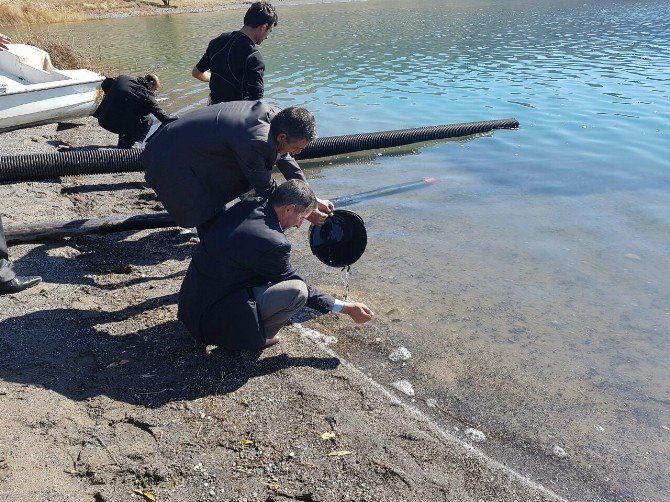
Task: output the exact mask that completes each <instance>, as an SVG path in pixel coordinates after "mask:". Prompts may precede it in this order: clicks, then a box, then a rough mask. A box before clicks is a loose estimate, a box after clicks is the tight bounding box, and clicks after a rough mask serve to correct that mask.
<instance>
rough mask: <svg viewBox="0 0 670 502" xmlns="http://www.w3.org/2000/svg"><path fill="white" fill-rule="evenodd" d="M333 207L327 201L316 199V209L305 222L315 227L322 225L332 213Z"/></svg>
mask: <svg viewBox="0 0 670 502" xmlns="http://www.w3.org/2000/svg"><path fill="white" fill-rule="evenodd" d="M334 208H335V206H334V205H333V203H332V202H331V201H329V200H321V199H316V209H315V210H314V211H312V214H310V215H309V216H308V217H307V221H309V222H310V223H314V224H315V225H317V226H321V225H323V222H324V221H326V218H328V217H329V216H330V213H332V212H333V209H334Z"/></svg>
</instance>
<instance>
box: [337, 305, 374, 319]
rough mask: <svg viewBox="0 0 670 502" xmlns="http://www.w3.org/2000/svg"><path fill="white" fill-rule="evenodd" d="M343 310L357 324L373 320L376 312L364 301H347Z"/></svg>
mask: <svg viewBox="0 0 670 502" xmlns="http://www.w3.org/2000/svg"><path fill="white" fill-rule="evenodd" d="M342 312H344V313H345V314H347V315H348V316H349V317H351V319H353V321H354V322H355V323H356V324H363V323H365V322H368V321H369V320H371V319H372V318H373V317H374V316H375V314H374V312H373V311H372V310H370V308H369V307H368V306H367V305H365V304H364V303H345V304H344V307H343V308H342Z"/></svg>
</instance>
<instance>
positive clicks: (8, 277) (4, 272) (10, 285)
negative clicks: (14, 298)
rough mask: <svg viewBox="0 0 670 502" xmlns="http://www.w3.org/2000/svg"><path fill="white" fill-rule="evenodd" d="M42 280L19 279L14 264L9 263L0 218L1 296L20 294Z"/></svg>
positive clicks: (35, 278) (38, 278)
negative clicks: (13, 267)
mask: <svg viewBox="0 0 670 502" xmlns="http://www.w3.org/2000/svg"><path fill="white" fill-rule="evenodd" d="M41 280H42V278H41V277H39V276H30V277H17V275H16V274H15V273H14V270H13V269H12V262H11V261H9V252H8V249H7V241H6V240H5V231H4V228H3V226H2V217H0V295H7V294H12V293H18V292H19V291H23V290H24V289H27V288H30V287H32V286H35V285H36V284H39V283H40V281H41Z"/></svg>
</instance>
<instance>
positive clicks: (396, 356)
mask: <svg viewBox="0 0 670 502" xmlns="http://www.w3.org/2000/svg"><path fill="white" fill-rule="evenodd" d="M410 357H412V353H411V352H410V351H409V350H407V349H406V348H405V347H398V348H397V349H395V350H394V351H393V352H391V353H390V354H389V359H390V360H391V361H394V362H396V361H407V360H408V359H409V358H410Z"/></svg>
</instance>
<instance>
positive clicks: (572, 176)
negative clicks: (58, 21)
mask: <svg viewBox="0 0 670 502" xmlns="http://www.w3.org/2000/svg"><path fill="white" fill-rule="evenodd" d="M240 18H241V13H240V12H239V11H231V12H225V13H216V14H198V15H181V16H164V17H148V18H134V19H117V20H107V21H99V22H98V21H96V22H89V23H85V24H79V25H69V26H57V27H49V28H48V29H49V30H52V31H55V32H60V33H63V34H67V36H68V37H71V39H72V40H73V42H74V43H75V44H76V45H78V46H82V45H83V46H86V47H89V48H90V51H91V53H92V54H93V55H94V57H100V58H102V59H103V60H105V61H106V62H107V63H108V64H110V65H111V66H113V67H115V68H117V69H118V70H119V71H122V72H130V73H138V74H139V73H145V72H147V71H149V70H151V71H157V72H159V74H160V75H161V77H162V79H163V80H164V84H165V88H166V92H165V93H164V95H163V96H164V97H165V98H166V101H165V106H166V108H168V109H169V110H170V111H173V112H179V113H184V112H185V111H187V110H189V109H191V108H194V107H198V106H202V105H203V104H204V103H205V101H206V97H207V91H206V88H205V86H204V85H203V84H200V83H198V82H197V81H195V80H194V79H193V78H191V76H190V71H191V68H192V67H193V66H194V64H195V63H196V62H197V60H198V59H199V57H200V55H201V53H202V51H203V50H204V48H205V47H206V45H207V42H208V40H209V39H210V38H212V37H213V36H214V35H216V34H218V33H219V32H220V31H224V30H230V29H236V28H239V25H240V24H241V23H240V22H239V20H240ZM262 51H263V54H264V57H265V59H266V63H267V78H266V81H267V89H268V90H267V98H268V99H269V100H270V101H274V102H276V103H279V104H281V105H284V106H286V105H290V104H300V105H304V106H307V107H308V108H309V109H311V110H312V111H313V112H314V113H315V115H316V117H317V121H318V124H319V129H320V133H321V135H324V136H327V135H335V134H346V133H352V132H364V131H376V130H387V129H397V128H401V127H411V126H422V125H433V124H444V123H454V122H464V121H474V120H486V119H494V118H505V117H516V118H517V119H518V120H519V121H520V123H521V128H520V129H519V130H518V131H498V132H496V133H495V134H493V135H491V136H486V137H481V138H477V139H473V140H472V141H467V142H465V141H461V142H458V141H449V142H442V143H438V144H431V145H426V146H424V147H422V148H420V149H414V150H412V149H409V148H406V149H401V150H398V151H392V152H384V154H383V155H376V154H373V155H370V156H362V157H359V158H356V159H354V158H350V159H348V160H347V159H344V160H340V161H338V162H333V163H328V162H322V163H313V164H310V165H309V166H307V167H308V168H309V171H310V173H311V175H312V176H313V177H314V179H313V181H312V184H313V186H314V187H315V188H316V189H317V191H318V193H319V194H320V195H322V196H327V197H335V196H338V195H343V194H349V193H355V192H360V191H365V190H371V189H373V188H377V187H381V186H385V185H390V184H394V183H402V182H405V181H413V180H416V179H420V178H422V177H425V176H434V177H436V178H437V179H438V180H439V182H438V183H437V184H436V185H435V186H433V187H430V188H426V189H423V190H419V191H413V192H407V193H404V194H398V195H394V196H389V197H386V198H382V199H377V200H375V201H369V202H367V203H361V204H359V205H357V206H355V207H352V209H355V210H356V211H357V212H359V213H360V214H361V215H362V216H363V217H364V219H365V220H366V222H367V226H368V232H369V245H368V250H367V252H366V254H365V255H364V257H363V259H362V260H361V261H360V262H359V263H357V264H356V265H355V267H354V268H353V269H352V275H351V295H352V296H354V297H357V298H361V299H364V300H365V301H366V302H368V303H369V304H370V305H371V306H373V308H374V309H375V310H376V311H377V313H378V321H377V331H376V332H374V333H372V332H367V331H365V330H363V331H361V332H360V338H361V340H362V342H365V343H358V344H357V343H354V342H346V341H342V347H344V348H345V349H346V350H348V351H349V356H350V357H351V358H352V359H354V360H355V361H356V363H357V364H358V365H360V366H361V367H363V368H365V369H366V371H368V372H370V373H371V374H372V375H373V376H374V377H375V378H377V379H379V380H381V381H382V382H384V383H390V382H392V381H394V380H397V379H401V378H406V379H409V380H411V381H412V382H413V383H414V386H415V389H416V391H417V396H416V403H417V405H419V406H423V403H424V400H425V399H426V398H434V399H436V400H437V406H436V407H435V408H431V409H427V411H428V412H429V413H432V414H433V415H434V416H436V417H437V418H438V419H439V420H442V421H443V423H444V424H447V426H448V427H452V426H453V427H458V429H459V433H460V432H462V430H463V428H464V427H468V426H474V427H476V428H479V429H481V430H483V431H484V432H485V433H486V434H487V436H488V438H489V439H488V440H487V442H486V443H484V444H483V446H482V448H484V449H485V450H486V451H487V452H489V453H490V454H492V455H493V456H494V457H496V458H500V459H502V460H504V461H506V462H508V463H510V464H511V465H513V466H514V467H515V468H517V469H519V470H520V471H521V472H522V473H524V474H527V475H531V476H532V477H533V479H536V480H538V481H540V482H541V483H543V484H545V485H546V486H547V487H548V488H550V489H553V490H555V491H557V492H558V493H561V494H563V495H566V496H569V497H571V498H573V499H607V500H630V499H634V498H639V499H645V500H668V493H670V481H669V477H668V473H669V472H670V461H669V460H668V454H670V430H669V429H668V427H670V419H669V416H670V415H669V413H670V384H669V383H668V382H670V363H669V360H670V349H669V348H668V341H669V328H670V262H669V260H668V257H669V256H670V167H669V165H668V160H667V159H668V158H670V130H669V127H670V126H669V124H670V74H669V72H668V61H670V3H669V2H667V1H637V0H628V1H608V2H602V1H594V2H583V1H569V0H565V1H558V2H556V1H533V2H523V1H515V0H510V1H505V2H495V1H493V0H481V1H473V0H465V1H458V2H455V1H438V0H415V1H411V2H409V1H406V2H405V1H396V0H383V1H382V0H371V1H369V2H361V3H350V4H320V5H313V6H301V7H282V8H280V25H279V28H278V30H276V32H275V33H274V34H273V36H272V38H271V39H270V40H268V41H266V42H265V43H264V44H263V45H262ZM309 273H310V274H311V275H312V277H313V279H314V281H316V282H318V283H320V284H321V285H322V286H324V287H330V288H332V290H333V291H336V292H337V291H339V290H340V289H341V288H342V284H341V279H342V278H341V276H340V275H339V272H337V271H330V270H328V271H324V270H323V267H321V266H320V264H317V263H316V260H314V270H311V271H310V272H309ZM355 336H356V335H354V337H355ZM343 338H347V337H343ZM349 339H350V340H351V339H353V338H352V337H349ZM347 343H350V344H351V347H349V348H347ZM399 345H403V346H405V347H407V348H409V349H410V350H411V351H412V353H413V357H412V359H411V360H410V361H409V362H408V363H407V364H406V365H405V366H400V365H399V364H398V363H391V362H389V361H388V360H387V359H386V354H387V353H388V351H390V349H392V348H394V347H397V346H399ZM343 350H344V349H343ZM554 446H560V447H561V448H563V449H564V450H565V451H566V452H567V454H568V456H567V457H566V458H558V457H557V456H556V455H554V454H553V453H552V450H553V448H554Z"/></svg>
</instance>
